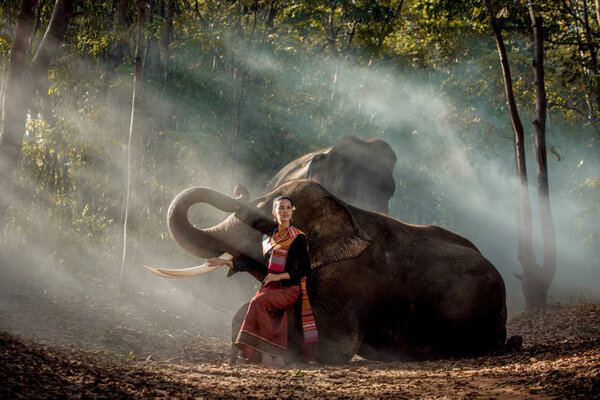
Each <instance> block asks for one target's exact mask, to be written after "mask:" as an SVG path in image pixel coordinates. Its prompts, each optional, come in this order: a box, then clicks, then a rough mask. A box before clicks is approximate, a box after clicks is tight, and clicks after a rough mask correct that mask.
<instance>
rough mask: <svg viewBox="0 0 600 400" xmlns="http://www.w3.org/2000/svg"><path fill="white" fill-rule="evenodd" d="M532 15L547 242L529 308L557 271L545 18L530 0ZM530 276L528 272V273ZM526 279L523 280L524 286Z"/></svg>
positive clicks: (540, 303) (539, 303) (540, 301)
mask: <svg viewBox="0 0 600 400" xmlns="http://www.w3.org/2000/svg"><path fill="white" fill-rule="evenodd" d="M528 7H529V16H530V17H531V23H532V24H533V40H534V57H533V72H534V76H535V95H536V119H535V121H533V127H534V137H535V152H536V164H537V186H538V202H539V208H540V223H541V228H542V240H543V245H544V263H543V267H539V266H536V267H535V271H533V274H535V275H539V276H535V280H534V281H532V282H527V285H528V286H529V285H531V286H533V288H532V289H531V290H529V292H531V293H533V294H534V296H533V297H532V298H528V299H526V300H527V303H526V304H528V305H529V308H539V307H544V306H545V305H546V297H547V294H548V288H549V287H550V284H551V283H552V280H553V279H554V273H555V271H556V232H555V228H554V222H553V219H552V212H551V209H550V193H549V187H548V163H547V159H546V103H547V101H546V89H545V86H544V85H545V81H544V38H543V32H542V18H541V17H540V16H538V15H537V13H536V11H535V9H534V6H533V4H532V2H531V1H530V2H529V5H528ZM525 277H527V274H525ZM525 284H526V282H525V281H523V285H524V286H525Z"/></svg>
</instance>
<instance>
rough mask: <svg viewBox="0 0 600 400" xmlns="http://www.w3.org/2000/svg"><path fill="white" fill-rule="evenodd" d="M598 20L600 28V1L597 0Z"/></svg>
mask: <svg viewBox="0 0 600 400" xmlns="http://www.w3.org/2000/svg"><path fill="white" fill-rule="evenodd" d="M596 18H598V26H600V0H596Z"/></svg>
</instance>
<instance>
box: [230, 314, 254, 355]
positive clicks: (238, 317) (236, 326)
mask: <svg viewBox="0 0 600 400" xmlns="http://www.w3.org/2000/svg"><path fill="white" fill-rule="evenodd" d="M249 305H250V303H246V304H244V305H243V306H241V307H240V309H239V310H237V312H236V313H235V315H234V316H233V320H232V321H231V353H230V355H229V364H230V365H235V363H236V362H237V360H238V353H239V349H238V348H237V346H236V345H235V340H236V339H237V337H238V334H239V333H240V329H242V324H243V323H244V318H246V313H247V312H248V306H249Z"/></svg>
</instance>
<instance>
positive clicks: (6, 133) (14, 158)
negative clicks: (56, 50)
mask: <svg viewBox="0 0 600 400" xmlns="http://www.w3.org/2000/svg"><path fill="white" fill-rule="evenodd" d="M36 4H37V0H23V2H22V3H21V9H20V11H19V16H18V18H17V24H16V26H15V33H14V37H13V43H12V47H11V50H10V60H9V63H8V68H7V73H6V81H5V85H4V96H3V98H2V126H1V129H0V162H1V163H2V164H1V165H0V173H1V174H2V177H3V179H2V181H0V185H2V186H4V185H5V184H7V183H8V182H7V177H8V175H12V174H13V172H14V171H15V170H16V169H17V167H18V165H19V162H20V159H21V149H22V147H23V134H24V133H25V122H26V118H27V112H26V110H25V104H26V103H27V99H26V95H25V94H24V93H23V92H22V87H23V72H24V71H25V69H26V64H25V62H26V58H27V45H28V39H29V34H30V33H31V28H32V24H33V13H34V9H35V7H36ZM3 192H4V193H9V192H8V191H7V188H6V187H4V190H3ZM2 217H3V215H0V219H1V218H2Z"/></svg>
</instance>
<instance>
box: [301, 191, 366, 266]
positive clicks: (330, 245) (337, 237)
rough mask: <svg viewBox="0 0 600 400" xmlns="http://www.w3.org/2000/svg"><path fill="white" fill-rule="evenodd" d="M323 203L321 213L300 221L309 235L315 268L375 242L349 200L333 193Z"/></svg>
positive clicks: (348, 255)
mask: <svg viewBox="0 0 600 400" xmlns="http://www.w3.org/2000/svg"><path fill="white" fill-rule="evenodd" d="M320 203H321V204H318V205H316V206H317V207H318V208H317V209H318V210H319V212H318V213H313V214H311V215H303V218H302V220H303V221H302V222H303V223H301V224H298V226H299V227H300V229H303V230H304V232H305V233H306V234H307V235H308V239H309V253H310V257H311V268H317V267H320V266H322V265H326V264H330V263H333V262H337V261H342V260H346V259H350V258H354V257H357V256H358V255H359V254H361V253H362V252H363V251H364V250H365V249H366V248H367V247H368V246H369V245H370V244H371V238H370V237H369V235H368V234H367V233H366V232H365V231H364V230H363V229H362V228H361V227H360V226H359V225H358V223H357V222H356V219H355V218H354V215H353V214H352V212H351V210H350V209H349V207H348V205H347V204H346V203H344V202H343V201H341V200H339V199H338V198H337V197H335V196H333V195H330V194H327V195H325V196H323V197H322V198H321V199H320ZM311 208H312V207H311ZM313 210H314V209H313ZM298 211H300V210H298ZM297 214H299V213H298V212H296V213H295V214H294V221H295V222H294V223H296V219H297V218H296V215H297Z"/></svg>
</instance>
